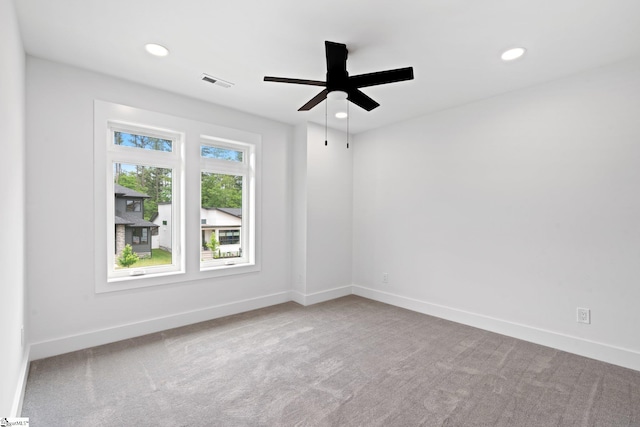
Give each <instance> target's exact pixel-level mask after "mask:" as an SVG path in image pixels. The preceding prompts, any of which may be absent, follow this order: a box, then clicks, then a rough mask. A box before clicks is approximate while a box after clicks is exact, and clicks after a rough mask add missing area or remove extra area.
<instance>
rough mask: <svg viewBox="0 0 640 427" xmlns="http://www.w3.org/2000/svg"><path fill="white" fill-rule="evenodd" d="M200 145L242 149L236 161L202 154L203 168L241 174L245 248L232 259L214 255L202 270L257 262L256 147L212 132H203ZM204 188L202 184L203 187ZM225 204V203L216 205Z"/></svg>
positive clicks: (234, 149)
mask: <svg viewBox="0 0 640 427" xmlns="http://www.w3.org/2000/svg"><path fill="white" fill-rule="evenodd" d="M200 139H201V143H200V145H208V146H210V147H217V148H225V149H229V150H233V151H238V152H241V153H242V162H235V161H229V160H223V159H215V158H209V157H202V156H201V157H200V171H201V172H207V173H219V174H227V175H235V176H242V177H243V179H242V225H241V227H240V228H241V230H242V231H241V233H240V239H241V240H240V247H242V248H243V252H242V257H239V258H232V259H217V260H216V259H213V260H207V261H201V262H200V270H202V271H215V270H219V269H224V268H228V267H229V266H232V265H238V266H240V265H252V264H254V263H255V254H256V251H255V234H254V229H255V197H254V193H255V182H256V179H255V170H256V168H255V166H256V165H255V162H256V147H255V145H253V144H250V143H245V142H240V141H229V140H228V139H226V140H225V139H221V138H217V137H213V136H211V135H201V136H200ZM200 189H201V190H202V186H201V187H200ZM217 207H224V206H217Z"/></svg>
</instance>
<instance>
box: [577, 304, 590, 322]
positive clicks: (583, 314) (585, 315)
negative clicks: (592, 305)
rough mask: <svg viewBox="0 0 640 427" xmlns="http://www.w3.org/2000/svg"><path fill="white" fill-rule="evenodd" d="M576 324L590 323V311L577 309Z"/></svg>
mask: <svg viewBox="0 0 640 427" xmlns="http://www.w3.org/2000/svg"><path fill="white" fill-rule="evenodd" d="M578 323H587V324H589V323H591V310H589V309H588V308H580V307H578Z"/></svg>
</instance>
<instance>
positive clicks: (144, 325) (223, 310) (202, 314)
mask: <svg viewBox="0 0 640 427" xmlns="http://www.w3.org/2000/svg"><path fill="white" fill-rule="evenodd" d="M291 299H292V298H291V293H290V292H289V291H286V292H280V293H277V294H272V295H265V296H262V297H257V298H251V299H246V300H242V301H236V302H232V303H229V304H221V305H216V306H212V307H207V308H204V309H200V310H194V311H189V312H185V313H179V314H174V315H170V316H166V317H158V318H155V319H149V320H144V321H141V322H136V323H130V324H126V325H119V326H115V327H112V328H105V329H101V330H97V331H91V332H87V333H83V334H78V335H72V336H67V337H62V338H58V339H53V340H49V341H43V342H38V343H33V344H31V351H30V357H31V358H30V359H29V360H37V359H42V358H45V357H51V356H56V355H59V354H64V353H69V352H71V351H76V350H82V349H85V348H90V347H95V346H98V345H103V344H109V343H112V342H116V341H121V340H125V339H129V338H134V337H138V336H142V335H146V334H151V333H154V332H160V331H165V330H167V329H172V328H178V327H181V326H186V325H191V324H194V323H198V322H204V321H206V320H211V319H216V318H219V317H224V316H230V315H232V314H238V313H244V312H246V311H250V310H256V309H259V308H264V307H269V306H272V305H276V304H282V303H285V302H288V301H291Z"/></svg>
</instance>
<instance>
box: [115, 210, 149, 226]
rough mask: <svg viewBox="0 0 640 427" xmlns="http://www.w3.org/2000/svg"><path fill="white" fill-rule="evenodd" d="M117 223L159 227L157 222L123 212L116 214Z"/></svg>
mask: <svg viewBox="0 0 640 427" xmlns="http://www.w3.org/2000/svg"><path fill="white" fill-rule="evenodd" d="M115 218H116V224H125V225H128V226H129V227H157V226H158V225H157V224H154V223H152V222H149V221H147V220H146V219H142V218H138V217H136V216H135V215H131V214H129V213H121V214H120V216H116V217H115ZM118 220H120V221H124V222H120V223H119V222H118Z"/></svg>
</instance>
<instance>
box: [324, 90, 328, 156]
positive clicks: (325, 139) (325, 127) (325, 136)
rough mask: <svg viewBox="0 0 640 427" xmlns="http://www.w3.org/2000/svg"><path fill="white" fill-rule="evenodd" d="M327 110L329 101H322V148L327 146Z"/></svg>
mask: <svg viewBox="0 0 640 427" xmlns="http://www.w3.org/2000/svg"><path fill="white" fill-rule="evenodd" d="M328 109H329V99H328V98H327V99H325V100H324V146H325V147H326V146H327V110H328Z"/></svg>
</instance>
